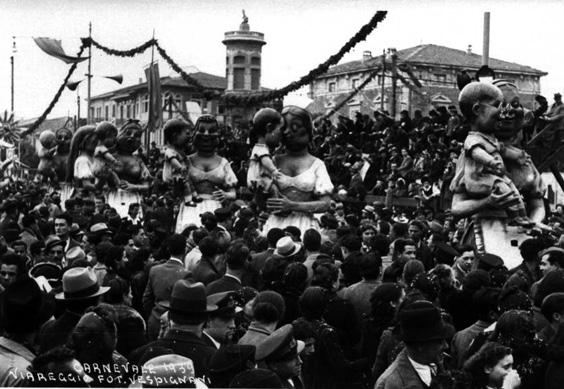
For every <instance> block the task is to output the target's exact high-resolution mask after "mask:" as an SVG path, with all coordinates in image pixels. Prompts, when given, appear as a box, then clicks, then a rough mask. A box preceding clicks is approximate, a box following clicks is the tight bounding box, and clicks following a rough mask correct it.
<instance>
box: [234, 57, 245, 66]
mask: <svg viewBox="0 0 564 389" xmlns="http://www.w3.org/2000/svg"><path fill="white" fill-rule="evenodd" d="M233 63H234V64H235V65H241V64H244V63H245V56H244V55H236V56H235V57H234V58H233Z"/></svg>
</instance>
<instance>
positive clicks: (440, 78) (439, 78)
mask: <svg viewBox="0 0 564 389" xmlns="http://www.w3.org/2000/svg"><path fill="white" fill-rule="evenodd" d="M435 81H437V82H438V83H440V84H446V74H435Z"/></svg>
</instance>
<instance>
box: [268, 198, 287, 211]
mask: <svg viewBox="0 0 564 389" xmlns="http://www.w3.org/2000/svg"><path fill="white" fill-rule="evenodd" d="M266 208H267V209H268V211H270V212H289V211H292V202H291V201H290V200H288V199H287V198H285V197H279V198H270V199H268V200H266Z"/></svg>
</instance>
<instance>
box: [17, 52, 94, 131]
mask: <svg viewBox="0 0 564 389" xmlns="http://www.w3.org/2000/svg"><path fill="white" fill-rule="evenodd" d="M87 46H88V44H87V43H85V42H84V41H82V45H81V46H80V49H79V50H78V53H77V54H76V58H77V59H78V58H80V57H81V56H82V53H84V49H86V47H87ZM77 66H78V61H76V62H74V63H73V64H72V65H71V67H70V68H69V71H68V73H67V76H66V77H65V79H64V81H63V83H62V84H61V86H60V87H59V90H58V91H57V93H55V96H54V97H53V100H51V103H50V104H49V106H48V107H47V109H46V110H45V111H44V112H43V114H42V115H41V116H40V117H39V118H37V120H36V121H35V122H33V124H32V125H31V126H30V127H29V128H28V129H27V130H25V131H23V132H22V133H21V134H20V137H21V138H23V137H25V136H26V135H27V134H31V133H33V131H35V130H36V129H37V128H38V127H39V126H40V125H41V123H43V122H44V121H45V119H46V118H47V115H49V114H50V113H51V110H52V109H53V108H54V107H55V104H57V102H58V101H59V98H60V97H61V94H62V93H63V91H64V90H65V86H66V85H67V82H69V80H70V78H71V76H72V74H73V73H74V71H75V70H76V67H77Z"/></svg>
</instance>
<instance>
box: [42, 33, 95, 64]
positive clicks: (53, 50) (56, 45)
mask: <svg viewBox="0 0 564 389" xmlns="http://www.w3.org/2000/svg"><path fill="white" fill-rule="evenodd" d="M33 40H34V41H35V43H36V44H37V46H39V48H40V49H41V50H43V51H44V52H46V53H47V54H49V55H50V56H52V57H55V58H58V59H60V60H61V61H63V62H64V63H77V62H82V61H84V60H86V59H88V57H84V58H78V57H71V56H69V55H67V54H66V53H65V50H63V46H61V41H60V40H57V39H52V38H33Z"/></svg>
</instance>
